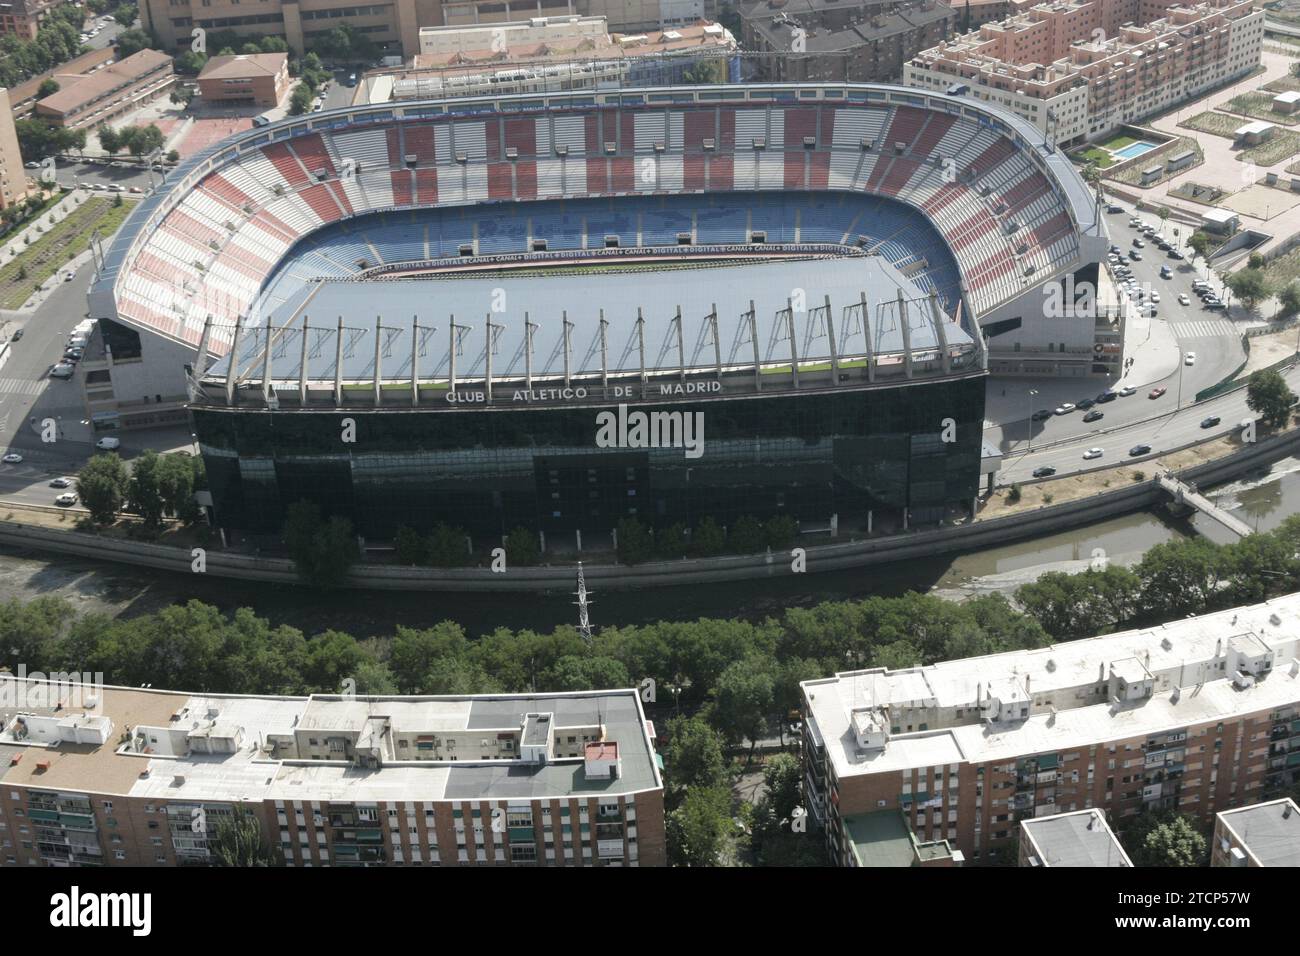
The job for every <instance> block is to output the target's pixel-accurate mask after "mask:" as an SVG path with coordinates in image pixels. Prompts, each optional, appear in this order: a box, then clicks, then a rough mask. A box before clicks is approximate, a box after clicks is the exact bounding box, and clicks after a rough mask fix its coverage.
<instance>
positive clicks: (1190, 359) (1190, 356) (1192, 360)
mask: <svg viewBox="0 0 1300 956" xmlns="http://www.w3.org/2000/svg"><path fill="white" fill-rule="evenodd" d="M1183 364H1184V365H1195V364H1196V353H1195V352H1188V353H1187V357H1186V358H1185V359H1183Z"/></svg>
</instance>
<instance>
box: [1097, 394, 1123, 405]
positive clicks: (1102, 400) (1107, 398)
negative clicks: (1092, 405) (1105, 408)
mask: <svg viewBox="0 0 1300 956" xmlns="http://www.w3.org/2000/svg"><path fill="white" fill-rule="evenodd" d="M1117 398H1119V395H1117V394H1116V393H1114V392H1102V393H1101V394H1100V395H1098V396H1097V404H1098V405H1105V404H1106V403H1107V402H1113V401H1115V399H1117Z"/></svg>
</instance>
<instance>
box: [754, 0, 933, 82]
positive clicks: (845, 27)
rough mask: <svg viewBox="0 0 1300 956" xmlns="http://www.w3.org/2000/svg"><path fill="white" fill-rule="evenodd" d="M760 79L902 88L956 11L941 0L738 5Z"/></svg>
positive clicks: (788, 0)
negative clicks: (912, 63)
mask: <svg viewBox="0 0 1300 956" xmlns="http://www.w3.org/2000/svg"><path fill="white" fill-rule="evenodd" d="M737 12H738V13H739V14H740V19H741V25H742V37H743V40H742V42H743V45H744V48H745V49H746V50H752V51H754V52H757V53H766V54H770V56H768V57H766V58H764V59H762V60H760V61H759V64H760V65H759V71H760V78H762V79H768V80H776V81H781V82H809V81H816V80H841V81H843V80H852V81H855V82H866V83H876V82H880V83H889V82H897V81H898V79H899V77H900V76H901V75H902V72H903V66H904V65H905V64H906V63H907V62H908V61H909V60H910V59H911V58H912V57H913V56H915V55H916V54H918V53H919V52H920V51H922V50H924V49H926V48H927V47H928V46H930V45H932V44H935V43H938V42H940V41H942V40H943V39H944V38H946V37H948V36H950V35H951V34H952V32H953V30H954V29H956V25H957V22H958V14H957V12H956V11H954V10H953V8H952V7H950V6H948V5H947V4H945V3H938V2H935V0H902V2H889V3H884V2H877V0H860V2H856V3H843V2H840V0H757V2H750V3H741V4H739V5H738V7H737Z"/></svg>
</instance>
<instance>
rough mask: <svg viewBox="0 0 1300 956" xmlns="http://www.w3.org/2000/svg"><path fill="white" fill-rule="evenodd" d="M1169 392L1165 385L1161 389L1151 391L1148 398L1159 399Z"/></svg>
mask: <svg viewBox="0 0 1300 956" xmlns="http://www.w3.org/2000/svg"><path fill="white" fill-rule="evenodd" d="M1167 391H1168V389H1167V388H1165V387H1164V386H1163V385H1161V386H1160V387H1159V388H1153V389H1151V391H1150V393H1148V395H1147V398H1159V397H1160V396H1161V395H1163V394H1164V393H1165V392H1167Z"/></svg>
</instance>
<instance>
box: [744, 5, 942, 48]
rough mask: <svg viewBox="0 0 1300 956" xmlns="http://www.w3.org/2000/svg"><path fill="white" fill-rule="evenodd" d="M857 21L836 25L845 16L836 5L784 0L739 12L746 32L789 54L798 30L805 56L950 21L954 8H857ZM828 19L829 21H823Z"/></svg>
mask: <svg viewBox="0 0 1300 956" xmlns="http://www.w3.org/2000/svg"><path fill="white" fill-rule="evenodd" d="M860 9H861V11H862V12H861V15H860V16H859V17H858V19H857V20H856V21H853V20H850V21H849V22H841V20H842V19H844V18H847V17H848V15H849V14H848V12H847V10H846V8H845V6H844V5H843V4H841V3H838V2H837V0H789V2H781V3H773V2H772V0H758V2H757V3H751V4H746V5H744V6H742V7H741V8H740V10H739V13H740V17H741V19H743V20H744V21H745V22H746V23H747V24H748V25H749V27H750V29H752V30H754V31H755V32H757V33H759V34H761V35H762V36H763V37H764V38H765V39H766V40H767V41H768V43H770V44H771V45H772V46H773V47H774V48H776V49H785V50H789V49H790V48H791V47H792V41H793V38H794V36H795V32H794V31H795V30H796V29H799V30H803V31H804V34H803V41H804V50H803V51H801V52H807V53H834V52H839V51H845V50H851V49H853V48H855V47H859V46H863V45H865V44H868V43H873V42H878V41H880V40H884V39H887V38H889V37H892V36H896V35H898V34H900V33H909V32H911V31H912V30H915V29H917V28H919V27H925V26H928V25H930V24H931V23H935V22H937V21H940V20H945V19H947V18H949V17H952V16H953V15H954V14H953V8H952V7H950V6H949V5H947V4H945V3H936V2H933V0H920V2H904V3H900V4H896V5H893V6H891V7H890V8H889V9H890V12H888V13H886V12H880V11H882V10H884V9H885V8H884V7H879V6H878V7H874V8H870V10H872V11H875V12H874V13H872V12H868V8H860ZM828 15H829V18H828Z"/></svg>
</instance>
